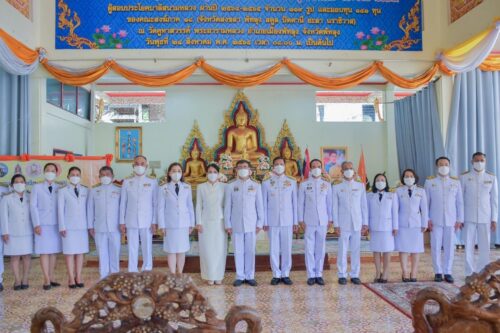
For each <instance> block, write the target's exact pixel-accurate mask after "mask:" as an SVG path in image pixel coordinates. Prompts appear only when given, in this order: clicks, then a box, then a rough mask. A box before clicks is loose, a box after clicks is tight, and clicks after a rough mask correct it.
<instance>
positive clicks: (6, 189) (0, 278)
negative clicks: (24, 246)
mask: <svg viewBox="0 0 500 333" xmlns="http://www.w3.org/2000/svg"><path fill="white" fill-rule="evenodd" d="M7 193H9V187H8V186H1V185H0V203H1V200H2V198H3V196H4V195H6V194H7ZM0 209H1V208H0ZM1 214H2V211H1V210H0V216H1ZM0 235H2V224H1V223H0ZM4 270H5V268H4V264H3V241H2V240H0V283H3V272H4Z"/></svg>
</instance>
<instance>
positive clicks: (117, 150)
mask: <svg viewBox="0 0 500 333" xmlns="http://www.w3.org/2000/svg"><path fill="white" fill-rule="evenodd" d="M126 130H137V131H138V132H139V151H138V153H137V155H142V127H140V126H118V127H116V129H115V161H116V162H118V163H128V162H131V161H133V158H131V159H123V158H121V154H120V132H121V131H126Z"/></svg>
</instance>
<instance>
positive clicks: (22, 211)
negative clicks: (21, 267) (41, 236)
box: [0, 192, 33, 255]
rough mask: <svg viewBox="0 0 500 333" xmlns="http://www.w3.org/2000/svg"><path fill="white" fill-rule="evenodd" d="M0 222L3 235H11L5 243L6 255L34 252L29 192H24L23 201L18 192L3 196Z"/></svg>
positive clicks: (0, 205) (0, 203)
mask: <svg viewBox="0 0 500 333" xmlns="http://www.w3.org/2000/svg"><path fill="white" fill-rule="evenodd" d="M0 212H1V215H0V224H1V230H2V235H9V241H8V242H7V244H5V248H4V252H5V254H6V255H26V254H31V253H33V226H32V225H31V218H30V208H29V193H28V192H24V195H23V201H21V200H20V197H19V195H18V194H17V193H15V192H12V193H9V194H6V195H4V196H3V198H2V201H1V202H0Z"/></svg>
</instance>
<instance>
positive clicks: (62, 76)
mask: <svg viewBox="0 0 500 333" xmlns="http://www.w3.org/2000/svg"><path fill="white" fill-rule="evenodd" d="M41 63H42V66H43V67H44V68H45V69H46V70H47V71H48V72H49V73H50V74H52V76H54V77H55V78H56V79H58V80H59V81H61V82H62V83H64V84H69V85H73V86H83V85H85V84H89V83H92V82H94V81H97V80H98V79H99V78H101V77H102V76H103V75H104V74H106V73H107V72H108V71H109V69H110V67H112V66H113V64H114V63H115V62H114V60H106V61H105V62H104V63H103V64H102V65H100V66H98V67H96V68H93V69H89V70H84V71H82V72H77V73H74V72H70V71H67V70H64V69H62V68H59V67H56V66H52V65H50V64H49V62H48V60H47V59H43V60H42V62H41Z"/></svg>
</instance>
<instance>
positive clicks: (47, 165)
mask: <svg viewBox="0 0 500 333" xmlns="http://www.w3.org/2000/svg"><path fill="white" fill-rule="evenodd" d="M51 165H52V166H53V167H54V168H56V172H57V171H58V168H57V165H56V164H55V163H52V162H49V163H46V164H45V165H44V166H43V171H45V170H47V168H48V167H49V166H51Z"/></svg>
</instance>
